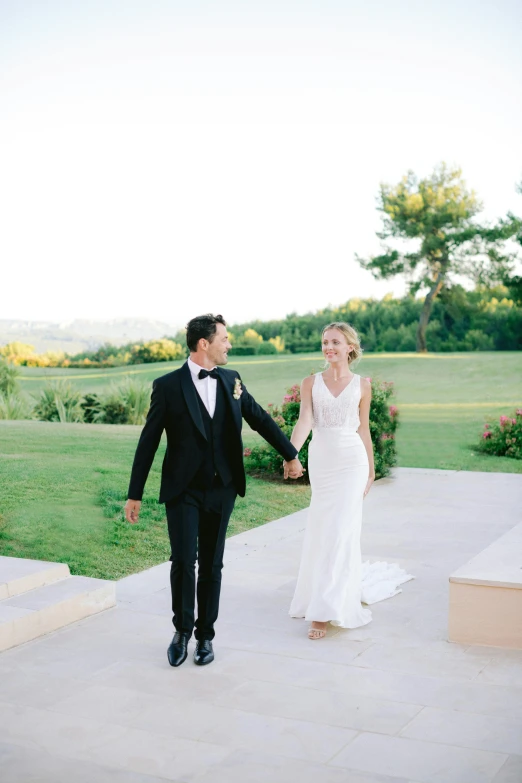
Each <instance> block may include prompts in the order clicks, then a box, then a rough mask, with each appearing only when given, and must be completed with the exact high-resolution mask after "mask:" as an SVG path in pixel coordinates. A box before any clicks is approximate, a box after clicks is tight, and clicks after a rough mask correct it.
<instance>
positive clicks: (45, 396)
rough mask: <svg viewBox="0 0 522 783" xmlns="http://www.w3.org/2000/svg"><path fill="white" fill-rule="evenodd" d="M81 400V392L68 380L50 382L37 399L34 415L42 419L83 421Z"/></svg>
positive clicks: (63, 421)
mask: <svg viewBox="0 0 522 783" xmlns="http://www.w3.org/2000/svg"><path fill="white" fill-rule="evenodd" d="M80 401H81V393H80V392H79V391H78V390H77V389H75V388H74V386H72V385H71V384H70V383H69V382H68V381H56V382H55V383H48V384H47V385H46V386H44V388H43V389H42V391H41V394H40V397H39V399H38V400H37V403H36V405H35V408H34V415H35V417H36V418H37V419H40V421H59V422H62V423H65V422H71V421H83V410H82V408H81V405H80Z"/></svg>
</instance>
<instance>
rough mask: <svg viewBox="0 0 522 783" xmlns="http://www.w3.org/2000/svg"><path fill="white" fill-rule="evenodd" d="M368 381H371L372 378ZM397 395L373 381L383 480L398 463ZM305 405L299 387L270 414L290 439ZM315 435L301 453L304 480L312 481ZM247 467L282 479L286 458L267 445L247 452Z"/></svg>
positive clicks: (373, 421) (374, 430)
mask: <svg viewBox="0 0 522 783" xmlns="http://www.w3.org/2000/svg"><path fill="white" fill-rule="evenodd" d="M368 380H370V381H371V379H370V378H368ZM392 394H393V384H392V383H386V382H380V381H373V382H372V402H371V406H370V434H371V438H372V443H373V453H374V458H375V476H376V478H383V477H384V476H387V475H389V473H390V470H391V468H392V467H393V466H394V465H395V464H396V462H397V455H396V443H395V431H396V429H397V426H398V423H399V412H398V410H397V407H396V406H395V405H390V397H391V396H392ZM300 404H301V396H300V388H299V385H298V384H296V385H295V386H292V387H291V388H290V389H288V390H287V393H286V394H285V396H284V398H283V403H282V405H281V407H275V406H274V405H273V404H272V403H270V405H269V406H268V413H269V414H270V415H271V416H272V418H273V419H274V421H275V422H276V423H277V424H278V425H279V427H280V428H281V429H282V430H283V432H284V433H285V435H287V437H290V436H291V434H292V430H293V429H294V427H295V424H296V422H297V419H298V418H299V409H300ZM310 440H311V435H309V436H308V438H307V440H306V442H305V443H304V445H303V447H302V448H301V450H300V452H299V459H300V461H301V464H302V465H303V467H304V468H305V469H306V471H307V472H306V473H305V475H304V477H303V478H304V480H306V481H308V447H309V445H310ZM245 465H246V469H247V472H248V473H252V474H255V475H265V476H270V475H280V473H281V466H282V458H281V456H280V455H279V454H278V452H277V451H276V450H275V449H273V448H272V447H271V446H269V445H268V444H266V443H262V444H260V445H258V446H254V447H253V448H252V449H245Z"/></svg>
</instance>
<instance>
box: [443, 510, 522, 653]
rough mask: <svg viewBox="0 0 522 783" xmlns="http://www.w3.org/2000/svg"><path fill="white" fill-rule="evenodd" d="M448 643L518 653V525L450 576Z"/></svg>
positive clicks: (521, 567)
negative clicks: (480, 645) (485, 646)
mask: <svg viewBox="0 0 522 783" xmlns="http://www.w3.org/2000/svg"><path fill="white" fill-rule="evenodd" d="M449 639H450V641H452V642H459V643H460V644H483V645H491V646H495V647H509V648H514V649H522V523H520V524H519V525H516V526H515V527H514V528H512V529H511V530H509V531H508V532H507V533H505V534H504V535H503V536H501V537H500V538H499V539H497V540H496V541H494V542H493V543H492V544H491V545H490V546H488V547H487V548H486V549H484V550H483V551H482V552H480V553H479V554H478V555H477V556H476V557H474V558H473V559H472V560H469V561H468V562H467V563H466V564H465V565H463V566H461V567H460V568H459V569H457V571H455V573H453V574H452V575H451V576H450V592H449Z"/></svg>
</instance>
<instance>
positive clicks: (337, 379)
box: [333, 369, 350, 382]
mask: <svg viewBox="0 0 522 783" xmlns="http://www.w3.org/2000/svg"><path fill="white" fill-rule="evenodd" d="M333 376H334V381H335V382H337V381H342V379H343V378H349V377H350V376H349V375H337V370H335V369H334V371H333Z"/></svg>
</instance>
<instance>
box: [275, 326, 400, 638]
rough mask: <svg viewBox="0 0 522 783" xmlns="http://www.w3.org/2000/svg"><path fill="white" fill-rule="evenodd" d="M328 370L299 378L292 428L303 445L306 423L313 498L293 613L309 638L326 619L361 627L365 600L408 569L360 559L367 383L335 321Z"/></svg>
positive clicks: (392, 590)
mask: <svg viewBox="0 0 522 783" xmlns="http://www.w3.org/2000/svg"><path fill="white" fill-rule="evenodd" d="M322 350H323V354H324V356H325V358H326V360H327V362H328V365H329V366H328V369H327V370H326V371H325V372H323V373H318V374H317V375H312V376H309V377H307V378H305V379H304V381H303V383H302V384H301V410H300V415H299V420H298V422H297V424H296V426H295V428H294V431H293V433H292V438H291V440H292V443H293V444H294V446H295V447H296V449H298V450H299V449H300V448H301V446H302V445H303V443H304V442H305V441H306V439H307V437H308V435H309V433H310V430H313V436H312V440H311V443H310V448H309V454H308V469H309V472H310V484H311V487H312V500H311V503H310V508H309V511H308V520H307V526H306V533H305V539H304V543H303V552H302V556H301V564H300V567H299V576H298V579H297V586H296V590H295V594H294V598H293V600H292V604H291V607H290V615H291V616H292V617H304V618H305V619H306V620H309V621H311V623H312V624H311V626H310V629H309V632H308V636H309V638H310V639H321V638H323V637H324V636H325V635H326V627H327V624H328V622H330V623H331V624H332V625H337V626H341V627H342V628H358V627H359V626H362V625H366V624H367V623H369V622H370V621H371V619H372V614H371V611H370V610H369V609H368V608H366V607H365V606H363V605H362V604H363V603H364V604H372V603H376V602H377V601H382V600H384V599H385V598H390V597H391V596H393V595H396V594H397V593H399V592H400V590H399V589H398V586H399V585H400V584H402V583H403V582H407V581H408V580H409V579H413V577H412V576H410V575H409V574H407V573H406V572H405V571H403V570H402V569H401V568H400V567H399V566H397V565H389V564H387V563H373V564H372V565H370V564H369V563H364V564H363V563H362V561H361V524H362V510H363V500H364V497H365V496H366V495H367V494H368V492H369V491H370V488H371V486H372V484H373V481H374V479H375V469H374V461H373V448H372V440H371V436H370V424H369V415H370V401H371V384H370V382H369V381H368V380H366V379H365V378H361V376H360V375H356V374H355V373H353V372H352V370H351V365H352V363H353V362H354V361H355V360H356V359H357V358H359V357H360V356H361V354H362V350H361V347H360V344H359V337H358V335H357V332H356V331H355V330H354V329H353V327H351V326H350V325H349V324H346V323H343V322H336V323H332V324H329V325H328V326H326V327H325V328H324V330H323V339H322Z"/></svg>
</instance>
